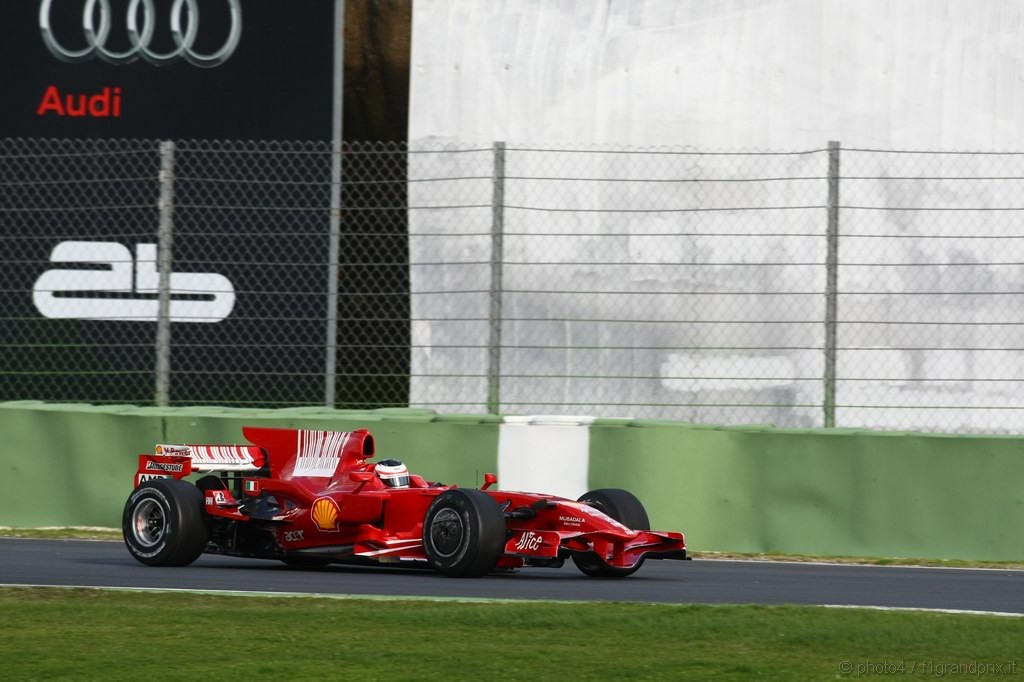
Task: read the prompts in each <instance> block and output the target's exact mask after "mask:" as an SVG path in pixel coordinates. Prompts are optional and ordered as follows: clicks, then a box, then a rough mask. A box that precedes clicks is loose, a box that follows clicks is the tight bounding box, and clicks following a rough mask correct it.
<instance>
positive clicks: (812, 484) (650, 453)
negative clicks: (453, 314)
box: [589, 420, 1024, 561]
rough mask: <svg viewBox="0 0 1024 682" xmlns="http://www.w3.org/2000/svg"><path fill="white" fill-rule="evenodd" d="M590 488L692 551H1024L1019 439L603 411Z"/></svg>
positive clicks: (989, 554) (594, 436)
mask: <svg viewBox="0 0 1024 682" xmlns="http://www.w3.org/2000/svg"><path fill="white" fill-rule="evenodd" d="M590 442H591V446H590V473H589V477H590V485H591V487H593V488H602V487H621V488H627V489H629V490H631V491H633V492H634V493H636V495H637V496H638V497H640V499H641V500H643V501H644V503H645V505H646V506H647V508H648V510H649V512H650V517H651V522H652V526H653V527H654V528H659V529H664V530H677V529H678V530H682V531H684V532H685V533H686V535H687V542H688V544H689V545H690V546H691V548H692V549H694V550H697V551H699V550H707V551H732V552H778V553H793V554H814V555H840V556H842V555H852V556H874V557H920V558H942V559H975V560H992V561H1000V560H1007V561H1009V560H1022V559H1024V439H1022V438H1000V437H968V436H963V437H958V436H935V435H926V434H897V433H879V432H864V431H861V432H857V431H843V430H836V431H800V432H797V431H785V430H774V429H764V428H758V429H741V428H736V429H729V428H719V429H716V428H700V427H687V426H684V425H679V424H669V423H650V422H649V423H647V424H644V423H643V422H633V423H632V424H630V425H626V424H624V423H623V421H621V420H617V421H612V420H609V421H607V422H603V421H600V420H599V421H598V422H597V423H595V424H594V426H592V427H591V431H590Z"/></svg>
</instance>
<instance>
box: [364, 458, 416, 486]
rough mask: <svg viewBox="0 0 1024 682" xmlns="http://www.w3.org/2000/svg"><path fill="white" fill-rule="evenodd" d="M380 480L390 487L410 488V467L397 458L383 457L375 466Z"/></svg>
mask: <svg viewBox="0 0 1024 682" xmlns="http://www.w3.org/2000/svg"><path fill="white" fill-rule="evenodd" d="M373 470H374V472H375V473H376V474H377V475H378V476H379V477H380V480H381V481H382V482H383V483H384V485H386V486H387V487H389V488H408V487H409V469H408V467H406V466H405V464H403V463H402V461H401V460H397V459H383V460H381V461H379V462H377V466H375V467H374V468H373Z"/></svg>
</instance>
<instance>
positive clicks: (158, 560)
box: [121, 479, 209, 566]
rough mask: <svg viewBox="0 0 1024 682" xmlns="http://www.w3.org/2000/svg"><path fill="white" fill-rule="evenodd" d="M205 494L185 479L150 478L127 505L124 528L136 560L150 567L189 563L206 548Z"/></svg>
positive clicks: (207, 534) (137, 489) (130, 497)
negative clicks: (151, 479)
mask: <svg viewBox="0 0 1024 682" xmlns="http://www.w3.org/2000/svg"><path fill="white" fill-rule="evenodd" d="M205 517H206V512H205V511H203V493H202V491H201V490H199V489H198V488H196V487H195V486H194V485H192V484H191V483H186V482H185V481H178V480H169V479H158V480H153V481H147V482H145V483H143V484H142V485H140V486H139V487H138V488H136V489H135V490H134V491H132V494H131V495H129V496H128V501H127V502H126V503H125V505H124V514H123V515H122V516H121V531H122V533H123V534H124V544H125V545H126V546H127V547H128V551H129V552H130V553H131V555H132V556H133V557H135V559H137V560H138V561H140V562H141V563H144V564H146V565H147V566H187V565H188V564H191V563H192V562H193V561H195V560H196V559H198V558H199V555H200V554H202V553H203V550H204V549H205V548H206V543H207V540H208V539H209V530H208V528H207V523H206V518H205Z"/></svg>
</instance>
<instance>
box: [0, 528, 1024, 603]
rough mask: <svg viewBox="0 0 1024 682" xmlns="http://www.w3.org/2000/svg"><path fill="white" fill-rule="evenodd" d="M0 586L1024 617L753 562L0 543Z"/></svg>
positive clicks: (1001, 585) (984, 578) (1011, 587)
mask: <svg viewBox="0 0 1024 682" xmlns="http://www.w3.org/2000/svg"><path fill="white" fill-rule="evenodd" d="M0 584H16V585H64V586H83V587H85V586H88V587H134V588H159V589H167V588H171V589H186V590H228V591H236V590H241V591H252V592H266V593H268V594H274V593H296V592H301V593H312V594H344V595H379V596H388V597H397V596H413V597H449V598H452V597H453V598H484V599H552V600H590V601H594V600H596V601H631V602H662V603H680V604H683V603H704V604H820V605H853V606H876V607H898V608H926V609H952V610H966V611H995V612H1003V613H1017V614H1024V570H1016V569H1014V570H986V569H945V568H917V567H898V566H854V565H830V564H803V563H789V562H760V561H717V560H716V561H708V560H705V561H701V560H695V561H649V562H647V564H646V565H644V567H643V568H641V569H640V571H638V572H637V573H635V574H634V575H632V576H630V577H628V578H625V579H618V580H614V579H611V580H598V579H594V578H587V577H586V576H584V575H583V574H581V573H580V572H579V571H578V570H576V568H575V566H573V565H572V563H571V562H568V563H567V564H566V565H565V566H564V567H563V568H560V569H550V568H526V569H523V570H521V571H519V572H517V573H508V574H495V575H491V576H488V577H485V578H478V579H472V580H458V579H452V578H445V577H442V576H438V575H436V574H434V573H432V572H430V571H427V570H421V569H409V568H386V567H381V568H377V567H353V566H329V567H326V568H321V569H313V570H297V569H291V568H288V567H286V566H285V565H284V564H281V563H279V562H277V561H266V560H255V559H236V558H233V557H221V556H211V555H204V556H202V557H200V558H199V560H198V561H196V562H195V563H194V564H192V565H191V566H187V567H184V568H153V567H149V566H143V565H142V564H140V563H138V562H136V561H135V560H134V559H133V558H131V556H130V555H129V554H128V551H127V550H126V549H125V547H124V545H123V544H121V543H119V542H100V541H86V540H27V539H18V538H0Z"/></svg>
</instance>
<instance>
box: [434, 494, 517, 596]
mask: <svg viewBox="0 0 1024 682" xmlns="http://www.w3.org/2000/svg"><path fill="white" fill-rule="evenodd" d="M423 551H424V553H425V554H426V555H427V561H428V562H429V563H430V566H431V568H433V569H434V570H435V571H437V572H438V573H441V574H442V575H446V576H449V577H452V578H478V577H480V576H483V575H487V574H488V573H490V572H491V571H492V570H494V567H495V566H496V565H497V563H498V560H499V559H501V556H502V554H504V552H505V515H504V514H503V513H502V511H501V508H500V507H498V504H497V503H496V502H495V501H494V499H493V498H492V497H491V496H490V495H488V494H487V493H485V492H483V491H480V490H473V489H463V488H454V489H452V490H446V491H445V492H443V493H441V494H440V495H438V496H437V498H436V499H435V500H434V501H433V502H432V503H431V504H430V507H429V508H428V509H427V515H426V517H424V519H423Z"/></svg>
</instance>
